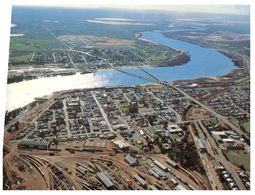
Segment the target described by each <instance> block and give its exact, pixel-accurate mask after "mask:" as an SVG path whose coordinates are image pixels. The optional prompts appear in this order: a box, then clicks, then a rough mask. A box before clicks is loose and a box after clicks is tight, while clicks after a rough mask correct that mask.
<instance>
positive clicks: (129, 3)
mask: <svg viewBox="0 0 255 195" xmlns="http://www.w3.org/2000/svg"><path fill="white" fill-rule="evenodd" d="M12 2H13V4H14V5H27V6H29V5H31V6H34V5H37V6H57V7H89V8H97V7H107V8H128V9H156V10H172V11H186V12H187V11H189V12H207V13H226V14H241V15H249V14H250V7H249V6H248V5H233V4H232V5H231V4H228V5H227V4H222V3H224V2H225V0H222V1H218V0H213V1H211V2H213V5H211V4H210V1H202V2H203V3H202V5H201V1H200V3H198V4H196V1H190V0H189V1H183V0H178V1H175V3H178V4H177V5H176V4H171V3H170V4H169V3H167V1H164V0H146V1H145V0H122V1H121V0H93V1H92V0H61V1H59V0H36V1H34V0H13V1H12ZM185 2H186V3H185ZM208 2H209V3H208ZM217 2H218V3H219V2H221V3H220V5H218V4H215V3H217ZM233 2H236V3H237V4H238V3H239V4H240V1H238V0H237V1H236V0H235V1H232V3H233ZM241 2H242V1H241ZM243 2H244V3H245V0H244V1H243ZM194 3H195V4H194ZM166 4H167V5H166ZM180 4H181V5H180ZM190 4H191V5H190ZM241 4H242V3H241Z"/></svg>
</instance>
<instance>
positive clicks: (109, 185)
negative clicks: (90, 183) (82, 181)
mask: <svg viewBox="0 0 255 195" xmlns="http://www.w3.org/2000/svg"><path fill="white" fill-rule="evenodd" d="M96 175H97V177H98V178H99V180H100V181H101V182H102V183H103V184H104V185H105V187H106V188H107V189H108V190H110V189H113V188H114V185H113V183H112V182H111V180H110V179H109V178H108V177H107V176H106V175H105V174H104V172H98V173H97V174H96Z"/></svg>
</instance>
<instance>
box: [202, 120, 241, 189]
mask: <svg viewBox="0 0 255 195" xmlns="http://www.w3.org/2000/svg"><path fill="white" fill-rule="evenodd" d="M198 124H199V126H200V127H201V130H202V131H203V132H204V133H205V135H206V137H207V140H208V141H209V143H210V144H211V146H212V147H213V148H214V149H215V150H216V151H217V152H216V153H217V154H214V153H213V154H211V156H213V157H214V158H215V159H216V160H217V161H218V162H220V163H221V164H222V165H223V166H224V167H225V168H226V169H227V171H228V172H229V173H230V174H231V175H232V177H233V179H234V180H235V182H236V184H237V186H238V187H239V189H241V190H245V189H246V188H245V186H244V185H243V182H242V180H241V179H240V177H239V176H238V174H237V173H236V171H235V170H234V169H233V168H232V167H231V165H230V162H229V161H228V160H227V159H226V158H225V156H224V155H223V153H222V151H221V149H220V148H219V147H218V146H217V144H216V142H215V140H214V139H213V137H212V136H211V135H210V134H209V132H208V130H207V129H206V128H205V126H204V125H203V123H202V121H198Z"/></svg>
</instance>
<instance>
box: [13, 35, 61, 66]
mask: <svg viewBox="0 0 255 195" xmlns="http://www.w3.org/2000/svg"><path fill="white" fill-rule="evenodd" d="M50 48H65V46H64V45H63V44H62V43H60V42H58V41H57V40H56V39H54V38H53V37H50V36H43V37H26V36H24V37H11V39H10V51H11V53H10V62H11V63H12V64H13V65H22V64H24V65H25V64H26V63H30V60H31V57H32V55H33V52H34V51H47V50H48V49H50Z"/></svg>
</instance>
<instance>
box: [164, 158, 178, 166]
mask: <svg viewBox="0 0 255 195" xmlns="http://www.w3.org/2000/svg"><path fill="white" fill-rule="evenodd" d="M166 162H167V164H169V165H170V166H172V167H174V168H177V167H178V164H177V163H176V162H174V161H173V160H171V159H167V161H166Z"/></svg>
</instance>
